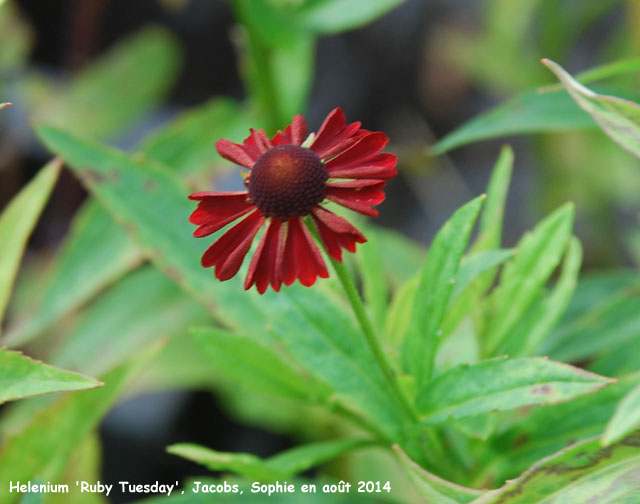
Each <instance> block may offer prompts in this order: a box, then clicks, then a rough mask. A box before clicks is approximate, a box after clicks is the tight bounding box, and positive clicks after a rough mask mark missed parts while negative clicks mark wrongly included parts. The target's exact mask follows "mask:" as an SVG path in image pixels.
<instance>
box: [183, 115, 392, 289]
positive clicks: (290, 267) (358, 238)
mask: <svg viewBox="0 0 640 504" xmlns="http://www.w3.org/2000/svg"><path fill="white" fill-rule="evenodd" d="M388 140H389V139H388V138H387V137H386V135H385V134H384V133H381V132H371V131H367V130H365V129H361V128H360V123H359V122H355V123H351V124H347V121H346V119H345V116H344V114H343V112H342V109H340V108H336V109H334V110H333V111H332V112H331V113H330V114H329V115H328V116H327V118H326V119H325V121H324V122H323V123H322V126H321V127H320V129H319V130H318V133H317V134H315V135H311V136H309V137H308V139H307V125H306V124H305V121H304V119H303V118H302V116H300V115H297V116H295V117H294V118H293V120H292V122H291V124H290V125H289V126H287V127H286V128H285V130H284V132H282V131H278V133H277V134H276V135H275V136H274V137H273V138H271V139H270V138H269V137H267V135H266V134H265V132H264V131H263V130H259V131H257V130H254V129H252V130H251V134H250V135H249V136H248V137H247V138H246V139H245V140H244V142H243V143H242V144H236V143H233V142H230V141H229V140H218V141H217V142H216V150H217V151H218V153H219V154H220V155H221V156H222V157H224V158H225V159H228V160H229V161H232V162H233V163H236V164H239V165H241V166H244V167H245V168H247V169H249V173H248V175H247V176H246V177H245V185H246V187H247V190H246V191H235V192H210V191H205V192H197V193H194V194H192V195H191V196H189V198H190V199H192V200H196V201H199V203H198V208H197V209H196V210H195V211H194V212H193V213H192V214H191V217H190V219H189V220H190V221H191V222H192V223H193V224H196V225H197V226H198V228H197V229H196V230H195V231H194V233H193V234H194V236H196V237H203V236H208V235H210V234H212V233H215V232H216V231H218V230H220V229H222V228H223V227H225V226H226V225H228V224H231V223H232V222H234V221H236V220H237V221H238V222H237V223H236V224H235V225H233V226H232V227H231V228H229V229H228V230H227V231H226V232H225V233H224V234H223V235H222V236H221V237H220V238H218V240H217V241H215V242H214V243H213V245H211V246H210V247H209V248H208V249H207V251H206V252H205V253H204V255H203V256H202V265H203V266H204V267H205V268H209V267H211V266H214V267H215V275H216V278H218V279H219V280H228V279H230V278H231V277H233V276H234V275H235V274H236V273H237V272H238V270H239V269H240V266H241V265H242V262H243V260H244V257H245V256H246V255H247V252H248V251H249V248H250V247H251V243H252V242H253V239H254V238H255V237H256V235H257V234H258V232H259V231H260V229H261V228H263V227H265V228H266V229H265V230H264V232H263V234H262V237H261V238H260V242H259V244H258V247H257V249H256V251H255V253H254V255H253V258H252V259H251V264H250V266H249V272H248V274H247V278H246V281H245V289H249V288H251V286H253V285H254V284H255V285H256V288H257V289H258V291H259V292H260V293H261V294H262V293H264V292H265V291H266V290H267V287H268V286H269V285H271V287H272V288H273V289H274V290H275V291H279V290H280V287H281V285H282V284H283V283H284V284H285V285H291V284H292V283H293V282H295V281H296V279H298V280H299V281H300V283H301V284H303V285H306V286H310V285H313V284H314V283H315V281H316V278H317V277H318V276H320V277H323V278H326V277H328V276H329V273H328V271H327V267H326V265H325V263H324V260H323V259H322V255H321V253H320V250H319V249H318V247H317V246H316V244H315V242H314V240H313V237H312V233H311V231H310V229H309V227H308V226H314V227H315V229H316V230H317V236H319V237H320V241H321V242H322V245H323V246H324V249H325V250H326V252H327V254H328V255H329V256H331V257H332V258H333V259H335V260H336V261H342V249H346V250H348V251H350V252H355V249H356V243H364V242H365V241H366V239H365V237H364V236H363V235H362V233H360V231H358V230H357V229H356V228H355V227H354V226H353V225H352V224H350V223H349V222H348V221H347V220H345V219H344V218H342V217H340V216H338V215H336V214H335V213H333V212H331V211H330V210H327V209H326V208H325V207H324V206H323V204H322V203H323V202H324V201H325V200H329V201H333V202H335V203H338V204H340V205H342V206H344V207H346V208H349V209H351V210H355V211H356V212H360V213H362V214H365V215H369V216H377V215H378V211H377V210H375V209H374V208H372V207H374V206H376V205H379V204H380V203H382V201H383V200H384V192H383V191H382V188H383V187H384V185H385V183H386V180H388V179H390V178H392V177H393V176H395V175H396V173H397V172H396V170H395V169H394V168H395V165H396V156H395V155H394V154H388V153H382V150H383V149H384V147H385V146H386V145H387V142H388ZM307 144H308V147H307V146H306V145H307ZM303 145H304V146H303Z"/></svg>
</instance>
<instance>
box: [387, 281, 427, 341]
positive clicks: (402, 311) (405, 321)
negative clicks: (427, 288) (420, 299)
mask: <svg viewBox="0 0 640 504" xmlns="http://www.w3.org/2000/svg"><path fill="white" fill-rule="evenodd" d="M418 280H420V279H419V277H418V276H414V277H413V278H411V279H409V280H407V281H406V282H405V283H404V284H403V285H402V286H401V287H400V288H399V289H397V290H396V292H395V295H394V296H393V298H392V300H391V305H390V306H389V310H388V312H387V323H386V325H385V335H386V340H387V341H388V342H389V344H391V345H393V346H397V345H399V344H400V343H401V342H402V340H403V338H404V336H405V335H406V334H407V331H408V330H409V324H410V323H411V311H412V308H413V299H414V297H415V294H416V289H417V288H418Z"/></svg>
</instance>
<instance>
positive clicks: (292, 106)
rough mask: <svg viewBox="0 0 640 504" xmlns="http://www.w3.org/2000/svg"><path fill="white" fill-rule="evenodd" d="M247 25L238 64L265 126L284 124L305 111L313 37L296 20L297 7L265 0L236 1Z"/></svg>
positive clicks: (236, 5) (243, 22) (242, 18)
mask: <svg viewBox="0 0 640 504" xmlns="http://www.w3.org/2000/svg"><path fill="white" fill-rule="evenodd" d="M233 6H234V8H235V14H236V18H237V19H238V20H239V22H240V23H241V24H242V25H243V26H244V27H245V28H246V34H245V33H243V34H244V35H245V37H244V39H243V40H244V42H245V45H246V50H245V51H244V52H243V55H244V56H245V58H244V60H242V61H241V69H242V70H244V71H243V74H244V77H245V79H246V80H247V85H248V87H249V88H250V91H251V92H250V96H251V97H252V98H253V99H254V100H255V103H254V108H256V109H257V110H259V112H260V113H261V115H262V117H263V121H264V122H265V123H266V125H267V126H268V129H270V130H275V129H277V128H283V127H284V125H285V124H286V123H287V122H289V121H290V120H291V117H292V116H293V115H295V114H299V113H303V112H304V109H305V108H306V103H307V97H308V94H309V91H310V89H311V83H312V77H313V62H314V58H315V54H314V51H315V38H314V37H313V35H312V34H310V33H309V31H308V30H301V29H300V28H299V27H298V26H297V25H296V23H295V15H296V12H297V8H296V7H292V6H284V7H283V6H282V5H277V4H274V3H273V2H268V1H262V0H260V1H257V2H252V3H248V2H243V1H235V2H234V3H233Z"/></svg>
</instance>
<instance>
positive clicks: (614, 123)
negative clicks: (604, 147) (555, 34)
mask: <svg viewBox="0 0 640 504" xmlns="http://www.w3.org/2000/svg"><path fill="white" fill-rule="evenodd" d="M542 62H543V63H544V64H545V65H546V66H547V67H548V68H549V69H550V70H551V71H552V72H553V73H554V74H555V75H556V77H558V79H559V80H560V82H561V83H562V84H563V85H564V87H565V88H566V90H567V91H568V92H569V94H570V95H571V96H572V97H573V99H574V100H575V101H576V103H577V104H578V105H579V106H580V108H582V109H583V110H584V111H586V112H588V113H589V115H591V117H593V119H594V120H595V121H596V122H597V123H598V125H599V126H600V127H601V128H602V130H603V131H604V132H605V133H606V134H607V135H609V136H610V137H611V138H612V139H613V140H614V141H615V142H616V143H618V144H619V145H620V146H621V147H623V148H624V149H626V150H628V151H629V152H631V153H633V154H635V155H636V156H638V157H640V105H638V104H637V103H634V102H632V101H630V100H625V99H622V98H618V97H617V96H609V95H604V94H598V93H595V92H593V91H591V90H590V89H588V88H586V87H585V86H583V85H582V84H580V83H579V82H578V81H576V80H575V79H574V78H573V77H571V75H570V74H569V73H568V72H567V71H566V70H564V68H562V67H561V66H560V65H558V64H557V63H555V62H554V61H551V60H548V59H544V60H542Z"/></svg>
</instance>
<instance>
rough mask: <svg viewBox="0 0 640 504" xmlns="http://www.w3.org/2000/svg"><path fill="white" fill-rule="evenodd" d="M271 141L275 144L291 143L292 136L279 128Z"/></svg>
mask: <svg viewBox="0 0 640 504" xmlns="http://www.w3.org/2000/svg"><path fill="white" fill-rule="evenodd" d="M271 143H272V144H273V145H275V146H278V145H291V137H290V136H289V135H287V134H286V133H283V132H282V131H280V130H278V132H277V133H276V134H275V135H274V136H273V138H272V139H271Z"/></svg>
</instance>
